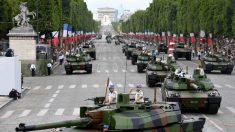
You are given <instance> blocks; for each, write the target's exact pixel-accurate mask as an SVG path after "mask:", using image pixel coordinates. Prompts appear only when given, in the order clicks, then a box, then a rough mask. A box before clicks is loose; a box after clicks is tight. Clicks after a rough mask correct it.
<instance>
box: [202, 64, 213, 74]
mask: <svg viewBox="0 0 235 132" xmlns="http://www.w3.org/2000/svg"><path fill="white" fill-rule="evenodd" d="M212 67H213V66H212V65H211V64H208V65H206V66H205V68H204V71H205V73H211V71H212Z"/></svg>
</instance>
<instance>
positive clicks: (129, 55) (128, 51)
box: [125, 42, 136, 60]
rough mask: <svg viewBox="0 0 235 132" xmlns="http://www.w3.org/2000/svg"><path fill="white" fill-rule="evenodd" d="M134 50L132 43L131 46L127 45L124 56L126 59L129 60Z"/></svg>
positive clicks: (134, 46) (134, 45)
mask: <svg viewBox="0 0 235 132" xmlns="http://www.w3.org/2000/svg"><path fill="white" fill-rule="evenodd" d="M135 48H136V44H135V43H134V42H131V44H129V45H128V46H127V48H126V50H125V55H126V59H127V60H129V59H130V58H131V55H132V51H133V50H134V49H135Z"/></svg>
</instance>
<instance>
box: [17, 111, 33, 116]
mask: <svg viewBox="0 0 235 132" xmlns="http://www.w3.org/2000/svg"><path fill="white" fill-rule="evenodd" d="M30 112H31V110H24V111H23V112H22V113H21V114H20V115H19V117H24V116H27V115H29V113H30Z"/></svg>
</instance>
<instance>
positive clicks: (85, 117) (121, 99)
mask: <svg viewBox="0 0 235 132" xmlns="http://www.w3.org/2000/svg"><path fill="white" fill-rule="evenodd" d="M103 99H104V98H95V102H96V103H100V104H102V102H103ZM205 120H206V119H205V118H197V119H195V118H183V117H182V115H181V111H180V108H179V105H178V104H177V103H167V102H162V103H151V102H146V103H141V104H133V103H130V97H129V94H118V100H117V103H116V104H111V105H108V106H107V105H95V106H85V107H80V118H79V119H74V120H69V121H61V122H55V123H47V124H39V125H30V126H27V125H25V124H24V123H20V124H19V127H16V129H15V130H16V131H17V132H26V131H35V130H44V129H52V128H61V127H66V128H64V129H61V130H60V131H66V132H80V131H110V132H112V131H115V132H120V131H133V132H134V131H146V132H147V131H174V132H201V131H202V129H203V126H204V124H205Z"/></svg>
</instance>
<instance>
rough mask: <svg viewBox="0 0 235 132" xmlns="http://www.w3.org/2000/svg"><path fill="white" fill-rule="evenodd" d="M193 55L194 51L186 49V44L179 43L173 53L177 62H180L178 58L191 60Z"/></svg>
mask: <svg viewBox="0 0 235 132" xmlns="http://www.w3.org/2000/svg"><path fill="white" fill-rule="evenodd" d="M191 54H192V50H191V49H190V48H186V47H185V44H184V43H178V44H177V45H176V48H175V50H174V51H173V55H174V57H175V59H176V60H178V58H186V60H191V58H192V57H191Z"/></svg>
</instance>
